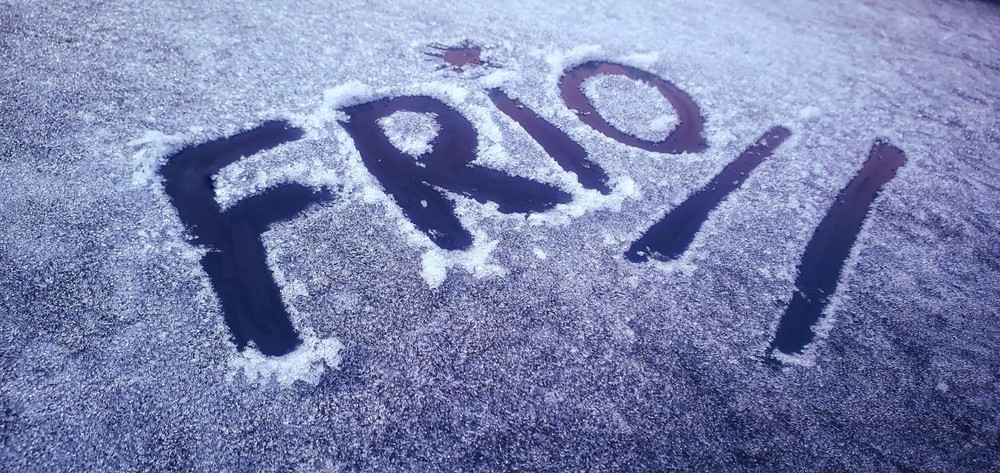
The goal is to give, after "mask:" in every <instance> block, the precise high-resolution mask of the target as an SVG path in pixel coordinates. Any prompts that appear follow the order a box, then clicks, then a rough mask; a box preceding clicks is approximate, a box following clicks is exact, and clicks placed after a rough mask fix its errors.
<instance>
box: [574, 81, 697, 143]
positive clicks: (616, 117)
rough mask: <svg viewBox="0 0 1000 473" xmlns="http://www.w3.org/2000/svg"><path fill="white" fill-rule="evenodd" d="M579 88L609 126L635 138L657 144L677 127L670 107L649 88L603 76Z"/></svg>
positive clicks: (654, 90) (658, 92)
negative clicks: (656, 142)
mask: <svg viewBox="0 0 1000 473" xmlns="http://www.w3.org/2000/svg"><path fill="white" fill-rule="evenodd" d="M582 88H583V93H584V95H586V96H587V99H589V100H590V103H592V104H594V108H596V109H597V111H598V112H600V114H601V116H603V117H604V119H605V120H607V121H608V123H610V124H611V125H612V126H614V127H615V128H618V129H619V130H621V131H623V132H625V133H628V134H630V135H632V136H634V137H636V138H640V139H643V140H649V141H660V140H662V139H664V138H666V137H667V135H669V134H670V132H672V131H673V130H674V128H676V127H677V124H678V119H677V114H676V113H675V112H674V108H673V106H672V105H670V102H668V101H667V99H666V98H665V97H663V95H661V94H660V91H659V90H657V89H656V88H655V87H653V86H651V85H649V84H646V83H644V82H640V81H636V80H632V79H629V78H628V77H624V76H619V75H608V74H602V75H598V76H594V77H591V78H590V79H587V80H586V81H584V82H583V86H582Z"/></svg>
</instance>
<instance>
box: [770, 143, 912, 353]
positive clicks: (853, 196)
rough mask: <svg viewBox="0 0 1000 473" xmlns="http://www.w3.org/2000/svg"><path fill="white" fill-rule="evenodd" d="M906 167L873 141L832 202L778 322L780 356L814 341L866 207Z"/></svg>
mask: <svg viewBox="0 0 1000 473" xmlns="http://www.w3.org/2000/svg"><path fill="white" fill-rule="evenodd" d="M905 164H906V155H905V154H904V153H903V151H901V150H900V149H899V148H896V147H894V146H892V145H890V144H889V143H887V142H884V141H876V142H875V145H874V146H872V149H871V152H870V153H869V155H868V160H867V161H865V164H864V165H863V166H862V167H861V170H860V171H859V172H858V174H857V175H856V176H854V179H852V180H851V182H850V183H849V184H847V187H845V188H844V189H843V190H841V191H840V194H839V195H838V196H837V201H836V203H834V204H833V207H831V208H830V211H829V212H828V213H827V214H826V217H824V218H823V221H822V222H820V224H819V227H817V228H816V231H815V232H814V233H813V237H812V239H811V240H810V241H809V244H808V245H807V246H806V252H805V255H803V257H802V262H801V263H799V275H798V278H797V279H796V280H795V294H794V296H792V302H791V303H790V304H789V305H788V309H786V310H785V314H784V315H783V316H782V317H781V322H779V324H778V331H777V333H776V334H775V337H774V341H773V342H772V343H771V349H772V350H777V351H780V352H782V353H787V354H793V353H802V350H803V349H805V347H806V345H808V344H809V343H810V342H812V340H813V339H814V338H815V337H816V334H815V333H814V332H813V327H814V326H815V325H816V322H818V321H819V319H820V316H821V315H822V314H823V309H825V308H826V306H827V304H828V303H829V302H830V296H831V295H833V293H834V291H835V290H836V289H837V282H838V280H839V279H840V273H841V271H842V270H843V268H844V262H845V261H846V260H847V257H848V256H849V255H850V253H851V247H852V246H854V242H855V241H856V240H857V237H858V233H859V232H860V231H861V225H862V224H863V223H864V221H865V217H866V216H867V215H868V209H869V208H870V207H871V204H872V202H873V201H874V200H875V198H876V197H878V194H879V192H880V191H881V190H882V187H883V186H884V185H885V184H886V183H888V182H889V181H890V180H892V178H893V177H895V175H896V171H897V170H898V169H899V168H901V167H903V166H904V165H905Z"/></svg>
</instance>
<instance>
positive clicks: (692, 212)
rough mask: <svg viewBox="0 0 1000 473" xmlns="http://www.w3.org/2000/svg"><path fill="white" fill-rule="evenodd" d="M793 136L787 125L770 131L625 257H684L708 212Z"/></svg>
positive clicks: (635, 259)
mask: <svg viewBox="0 0 1000 473" xmlns="http://www.w3.org/2000/svg"><path fill="white" fill-rule="evenodd" d="M789 136H791V132H790V131H788V129H787V128H785V127H781V126H776V127H774V128H771V129H770V130H768V131H767V132H766V133H764V135H763V136H761V137H760V138H759V139H758V140H757V141H756V142H755V143H754V144H753V145H751V146H750V147H749V148H747V150H746V151H744V152H743V154H741V155H740V157H738V158H736V160H735V161H733V162H731V163H729V164H728V165H727V166H726V167H725V168H723V169H722V172H720V173H719V174H718V175H716V176H715V177H714V178H712V181H711V182H709V183H708V185H706V186H705V187H702V188H701V189H700V190H698V192H695V193H694V194H693V195H691V197H689V198H688V199H687V200H685V201H684V202H682V203H681V204H680V205H678V206H677V207H675V208H674V209H673V210H671V211H670V212H669V213H668V214H667V215H665V216H664V217H663V218H662V219H660V221H659V222H656V223H655V224H653V226H652V227H650V228H649V230H646V233H645V234H643V235H642V237H640V238H639V239H638V240H636V241H635V243H632V246H631V247H629V249H628V251H627V252H626V253H625V257H626V258H628V260H629V261H631V262H633V263H642V262H644V261H648V260H649V259H650V258H653V259H657V260H660V261H670V260H674V259H677V258H678V257H680V256H681V255H682V254H684V252H685V251H687V248H688V246H690V245H691V242H692V241H694V237H695V235H696V234H697V233H698V230H700V229H701V225H702V224H703V223H705V221H706V220H708V215H709V214H710V213H711V212H712V211H713V210H715V208H716V207H718V206H719V204H720V203H722V201H723V200H724V199H725V198H726V196H728V195H729V194H730V193H732V192H733V191H734V190H736V189H738V188H739V187H740V186H741V185H743V181H745V180H746V178H747V176H749V175H750V172H751V171H753V170H754V169H755V168H757V166H758V165H760V163H762V162H764V159H765V158H767V157H768V156H770V155H771V153H773V152H774V150H775V149H777V147H778V146H780V145H781V143H784V141H785V140H786V139H787V138H788V137H789Z"/></svg>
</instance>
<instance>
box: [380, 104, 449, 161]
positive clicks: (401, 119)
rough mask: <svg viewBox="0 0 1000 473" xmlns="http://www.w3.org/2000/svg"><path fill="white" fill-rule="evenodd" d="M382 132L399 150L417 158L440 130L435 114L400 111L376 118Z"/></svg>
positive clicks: (428, 146) (426, 151)
mask: <svg viewBox="0 0 1000 473" xmlns="http://www.w3.org/2000/svg"><path fill="white" fill-rule="evenodd" d="M378 125H379V127H381V128H382V132H383V133H385V136H386V137H387V138H389V142H390V143H392V145H393V146H395V147H396V148H397V149H399V150H400V151H402V152H404V153H406V154H408V155H410V156H413V157H414V158H418V157H420V156H423V155H425V154H427V153H429V152H431V147H432V144H433V141H434V138H435V137H437V135H438V133H439V132H440V131H441V126H440V125H439V124H438V122H437V115H435V114H433V113H417V112H408V111H400V112H396V113H393V114H392V115H389V116H387V117H382V118H380V119H379V120H378Z"/></svg>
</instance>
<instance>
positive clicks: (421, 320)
mask: <svg viewBox="0 0 1000 473" xmlns="http://www.w3.org/2000/svg"><path fill="white" fill-rule="evenodd" d="M465 40H469V41H471V42H472V43H474V44H477V45H479V46H481V47H483V59H484V62H486V63H487V64H489V67H482V68H479V69H476V68H466V69H465V70H462V71H455V70H453V69H451V68H444V69H441V68H439V66H440V65H441V63H440V60H439V59H437V58H434V57H432V56H430V55H428V54H426V53H427V52H428V51H429V50H430V45H440V44H445V45H446V44H461V43H462V42H463V41H465ZM998 58H1000V7H997V6H996V5H995V4H990V3H980V2H968V1H960V0H954V1H945V0H898V1H881V2H866V1H862V0H839V1H823V2H821V1H815V2H812V1H804V0H801V1H792V0H779V1H756V0H755V1H743V0H722V1H717V2H703V1H700V0H677V1H664V2H615V3H613V4H601V3H594V4H591V3H589V2H579V1H577V2H557V1H544V2H527V1H515V2H507V3H504V4H503V6H491V5H486V6H483V5H479V4H475V3H467V4H455V3H454V2H442V3H440V4H439V5H438V4H434V3H429V2H424V1H420V2H411V1H397V2H383V3H382V4H381V5H371V4H369V3H364V2H319V1H299V2H286V3H275V2H263V1H259V2H258V1H247V0H240V1H234V2H225V3H221V2H159V1H131V0H127V1H119V2H91V3H80V2H63V1H46V2H40V1H27V0H23V1H22V0H18V1H9V0H8V1H4V2H0V64H3V66H2V69H0V71H2V73H0V467H2V468H0V469H2V470H5V471H23V470H34V471H53V470H70V469H73V470H91V471H94V470H143V469H148V470H157V471H163V470H177V469H198V470H207V471H216V470H229V471H232V470H264V471H289V470H301V471H313V470H323V469H327V470H337V469H338V468H341V469H348V470H355V469H359V470H370V471H386V470H396V469H406V470H417V471H426V470H430V469H446V470H462V471H469V470H476V469H481V470H502V469H508V468H518V469H525V470H539V469H550V470H584V469H595V470H601V469H609V468H623V469H631V470H666V469H669V468H675V469H694V470H702V471H712V470H731V469H738V468H754V467H757V468H761V469H765V470H794V469H802V468H804V469H819V468H826V469H830V470H841V469H851V470H872V469H875V470H893V469H915V470H938V471H956V470H985V469H988V468H989V467H990V465H996V464H997V463H998V460H1000V459H998V454H997V452H998V451H1000V443H998V438H1000V411H998V409H1000V394H998V393H1000V354H998V353H1000V350H998V348H1000V347H998V340H1000V324H998V320H997V319H998V316H1000V313H998V312H1000V309H998V307H1000V300H998V299H1000V293H998V291H1000V289H998V288H1000V262H998V259H1000V254H998V250H997V248H1000V231H998V226H1000V225H998V223H1000V188H998V184H997V183H998V182H1000V164H998V163H1000V161H998V159H997V155H998V153H1000V132H998V130H1000V121H998V119H997V117H998V116H1000V60H998ZM592 59H600V60H608V61H614V62H620V63H623V64H629V65H633V66H636V67H641V68H644V69H646V70H650V71H652V72H655V73H657V74H659V75H661V76H662V77H665V78H667V79H668V80H671V81H672V82H674V83H675V84H677V85H678V86H679V87H681V88H682V89H684V90H685V91H687V92H688V93H689V94H690V95H691V96H692V97H693V98H694V100H695V101H696V102H697V103H698V105H699V106H700V107H701V110H702V111H703V113H704V115H705V117H706V126H705V129H706V132H705V134H706V138H707V140H708V143H709V145H710V148H709V149H708V150H707V151H706V152H704V153H701V154H697V155H683V156H661V155H656V154H654V153H649V152H645V151H640V150H636V149H632V148H628V147H626V146H623V145H621V144H619V143H617V142H614V141H612V140H610V139H608V138H607V137H605V136H604V135H602V134H600V133H598V132H596V131H594V130H592V129H590V128H588V127H586V126H585V125H583V124H582V123H581V122H580V121H579V120H577V119H576V117H575V116H574V115H573V113H572V112H571V111H570V110H568V109H567V108H566V107H565V106H564V105H563V104H562V102H561V100H559V96H558V90H557V87H556V84H557V80H558V77H559V74H560V72H561V71H562V70H563V69H564V68H566V67H571V66H573V65H576V64H579V63H581V62H583V61H586V60H592ZM486 86H490V87H496V86H501V87H504V89H505V90H506V91H507V92H508V93H509V95H510V96H512V97H516V98H518V99H519V100H521V101H522V102H523V103H525V104H526V105H527V106H529V107H531V108H532V109H533V110H535V111H536V112H537V113H538V114H540V115H541V116H542V117H545V118H546V119H547V120H549V121H551V122H552V123H554V124H555V125H556V126H558V127H559V128H561V129H563V130H565V131H566V132H567V133H568V134H569V135H570V136H572V137H573V138H574V139H576V140H577V141H579V142H580V143H581V144H582V145H583V146H584V147H585V148H586V149H587V150H588V151H589V152H590V155H591V159H593V160H594V161H596V162H598V163H599V164H600V165H601V166H602V167H604V169H605V170H606V171H607V173H608V175H609V176H610V178H611V182H612V184H613V187H614V189H615V190H614V192H613V193H612V194H611V195H609V196H600V195H598V194H597V193H596V192H593V191H586V190H584V189H583V188H582V187H580V186H579V184H577V183H576V180H575V179H574V178H573V176H571V175H568V174H566V173H564V172H562V171H561V169H560V168H559V167H558V166H557V165H556V164H555V162H554V161H552V160H551V159H550V158H549V157H547V156H546V155H545V153H544V152H543V151H542V149H541V148H540V147H538V146H537V145H536V144H534V142H532V141H531V139H530V137H528V136H527V135H525V134H524V133H523V131H522V130H521V129H520V128H519V127H518V126H517V124H515V123H513V122H512V121H511V120H509V119H508V118H507V117H505V116H503V115H502V114H501V113H499V112H498V111H496V110H495V109H494V108H493V106H492V105H491V103H490V101H489V98H488V97H487V95H486V94H485V92H484V88H485V87H486ZM414 93H421V94H429V95H433V96H435V97H438V98H440V99H442V100H444V101H445V102H447V103H449V104H450V105H452V106H454V107H456V108H457V109H458V110H460V111H462V112H463V113H464V114H465V115H466V116H467V117H469V118H470V120H471V121H472V122H473V123H475V125H476V127H477V128H478V131H479V133H480V146H479V162H480V163H481V164H484V165H489V166H492V167H496V168H499V169H503V170H504V171H506V172H509V173H513V174H518V175H523V176H527V177H531V178H533V179H536V180H540V181H544V182H548V183H551V184H554V185H557V186H560V187H561V188H563V189H564V190H566V191H567V192H570V193H572V194H573V195H574V198H575V200H574V202H573V203H571V204H569V205H563V206H559V207H557V208H556V209H554V210H553V211H550V212H548V213H546V214H544V215H537V216H532V217H531V218H528V219H525V218H524V216H523V215H502V214H499V213H497V212H496V211H495V210H493V208H492V207H491V206H482V205H479V204H477V203H475V202H472V201H469V200H468V199H463V198H460V199H458V202H459V203H458V207H459V213H460V216H461V218H462V220H463V222H464V223H465V224H466V225H467V226H468V227H469V228H470V230H471V231H472V232H473V234H474V235H476V243H475V245H474V247H473V249H472V250H470V251H469V252H467V253H461V254H455V255H449V254H444V252H441V251H440V250H437V249H436V248H434V247H433V246H431V244H430V243H429V240H427V238H426V237H424V236H423V235H422V234H420V233H419V232H418V231H417V230H416V229H415V228H414V227H413V226H412V224H410V223H409V222H407V221H406V220H405V218H403V216H402V213H401V212H400V211H399V209H398V208H397V207H395V206H394V204H393V203H392V201H391V200H390V199H388V198H387V197H386V196H385V194H384V193H382V192H381V190H380V189H379V186H378V183H377V181H375V179H374V178H373V177H372V176H371V175H369V174H367V172H366V170H365V168H364V166H363V165H362V164H361V162H360V158H359V156H358V155H357V152H356V151H355V150H354V148H353V145H352V142H351V140H350V139H349V137H348V136H347V135H346V133H345V132H344V131H343V129H342V128H340V127H339V125H337V123H336V120H337V119H338V118H339V117H338V114H337V112H336V108H337V107H339V106H342V105H349V104H351V103H357V102H359V101H363V100H366V98H371V97H380V96H384V95H399V94H414ZM280 118H285V119H289V120H291V121H292V122H293V123H296V124H298V125H299V126H303V127H305V128H306V130H307V134H306V138H305V139H303V140H301V141H298V142H295V143H291V144H288V145H286V146H282V147H279V148H276V149H274V150H271V151H268V152H266V153H262V154H261V155H260V156H256V157H253V158H250V159H247V160H245V161H243V162H241V163H239V164H237V165H236V166H234V167H233V168H231V169H227V170H226V171H224V172H223V173H220V174H219V175H218V176H217V183H218V185H219V201H220V203H221V204H223V205H229V204H231V203H233V202H236V201H238V200H239V199H241V198H243V197H245V196H246V195H249V194H252V193H254V192H257V191H259V190H261V189H264V188H266V187H268V186H271V185H274V184H276V183H280V182H284V181H288V180H293V181H296V182H302V183H304V184H306V185H311V186H317V187H328V188H330V189H332V190H334V191H335V193H336V195H337V198H338V199H337V200H336V201H335V202H333V203H331V204H328V205H326V206H324V207H321V208H318V209H316V210H315V211H311V212H308V213H307V215H304V216H303V217H301V218H298V219H296V220H294V221H291V222H288V223H283V224H280V225H276V226H275V228H274V229H273V230H271V231H270V232H268V233H267V234H265V236H264V244H265V246H266V247H267V249H268V261H269V264H270V265H271V267H272V269H273V270H274V271H275V272H276V274H279V275H280V278H278V277H276V280H279V283H280V284H281V285H282V294H283V297H284V300H285V302H286V304H287V305H288V306H289V312H290V313H291V314H292V316H293V319H294V322H295V324H296V326H297V327H299V329H300V330H302V331H303V333H304V338H305V339H306V340H307V343H306V344H305V345H304V347H303V348H302V349H301V350H302V351H301V352H295V353H293V354H290V355H288V357H289V358H288V359H286V360H261V359H256V358H254V356H253V354H252V353H244V354H239V353H237V352H236V350H235V348H234V347H233V345H232V344H231V343H230V342H229V340H228V332H227V328H226V326H225V324H224V323H223V320H222V316H221V314H220V312H219V307H218V301H217V299H216V297H215V295H214V293H213V291H212V288H211V286H210V285H209V281H208V279H207V277H206V275H205V273H204V272H203V270H202V269H201V266H200V264H199V259H200V257H201V253H200V251H201V250H199V249H197V248H193V247H191V245H189V244H188V242H187V240H185V234H186V232H185V230H184V228H183V227H182V225H181V223H180V221H179V220H178V217H177V215H176V213H175V211H174V209H173V208H172V207H171V204H170V202H169V201H168V199H167V198H166V196H165V194H164V192H163V188H162V185H161V184H160V183H159V182H158V178H157V176H156V174H155V170H156V167H157V165H158V163H159V162H161V160H162V159H163V158H164V157H165V156H167V155H168V154H169V153H171V152H173V151H176V150H178V149H180V148H181V147H183V146H185V145H189V144H195V143H200V142H204V141H207V140H211V139H215V138H218V137H221V136H226V135H230V134H232V133H234V132H236V131H239V130H243V129H246V128H248V127H252V126H254V125H256V124H259V123H260V122H262V121H264V120H268V119H280ZM773 125H784V126H787V127H789V128H790V129H791V130H792V132H793V135H792V137H791V138H790V139H789V140H788V141H787V142H786V143H785V144H783V145H782V146H781V147H780V148H778V149H777V151H776V152H775V154H774V156H773V157H771V158H769V159H768V160H767V161H765V162H764V163H763V164H762V165H761V166H760V167H759V168H758V169H756V170H755V171H754V172H753V173H752V175H751V176H750V177H749V178H748V179H747V181H746V183H745V184H744V185H743V187H742V188H741V189H739V190H738V191H737V192H735V193H734V194H733V195H731V196H730V198H729V199H728V200H726V201H725V202H724V203H723V204H722V205H721V206H720V207H719V208H718V209H717V210H716V212H715V213H713V214H712V215H711V217H710V219H709V220H708V221H707V222H706V223H705V225H704V227H703V230H702V232H701V233H700V234H699V235H698V237H697V238H696V240H695V242H694V243H693V245H692V247H691V249H690V250H689V251H688V253H687V254H686V255H685V256H684V257H682V258H681V259H680V260H678V261H675V262H673V263H669V264H659V263H648V264H640V265H637V264H632V263H629V262H627V261H626V260H625V259H624V258H623V256H622V255H623V253H624V251H625V249H626V248H627V247H628V245H629V243H630V242H631V241H633V240H634V239H635V238H636V237H637V236H638V235H639V234H641V232H642V231H643V230H644V229H645V228H647V227H648V226H649V225H650V224H651V223H652V222H653V221H655V220H656V219H657V218H658V217H659V216H660V215H662V214H663V212H665V211H666V210H668V209H670V208H672V207H673V206H674V205H676V204H678V203H679V202H681V201H683V200H684V199H685V198H686V197H687V196H688V195H689V194H691V193H692V192H694V191H695V190H697V189H699V188H700V187H702V186H703V185H704V184H705V183H706V182H708V181H709V180H710V179H711V177H712V176H713V175H714V174H715V173H717V172H718V171H719V170H720V169H721V168H722V167H723V166H724V165H725V164H726V163H728V162H730V161H731V160H733V159H734V158H735V157H736V156H737V155H739V153H740V152H741V151H742V150H743V149H744V148H745V147H746V146H747V145H749V144H750V143H751V142H753V140H754V139H756V138H757V137H758V136H760V134H761V133H762V132H763V131H765V130H767V129H768V128H769V127H771V126H773ZM877 137H883V138H887V139H889V140H890V141H891V142H892V143H893V144H894V145H896V146H899V147H900V148H902V149H903V150H904V151H905V152H906V153H907V155H908V157H909V159H910V162H909V164H908V165H907V167H905V168H904V169H903V170H902V171H901V172H900V173H899V175H898V176H897V177H896V178H895V179H894V180H893V181H892V182H890V183H889V185H888V186H887V187H886V189H885V191H884V192H883V194H882V196H881V197H880V198H879V199H878V200H877V201H876V203H875V205H874V209H873V212H874V214H873V215H872V217H871V218H870V219H869V220H868V221H867V223H866V224H865V227H864V229H863V230H862V232H861V234H860V235H859V240H858V244H857V245H856V246H855V250H854V254H853V255H852V257H851V259H850V260H849V262H848V264H847V269H846V273H845V274H844V277H843V278H842V282H841V285H840V287H839V289H838V292H837V295H836V296H835V300H834V301H833V303H832V304H831V305H830V307H829V312H828V313H829V314H830V316H829V317H827V318H826V319H824V321H823V323H822V325H821V327H820V329H821V331H822V333H824V335H823V336H822V337H820V340H819V341H818V343H816V344H814V345H813V346H812V348H811V349H810V352H809V353H808V354H807V355H805V356H803V357H799V358H796V359H794V360H788V362H785V363H777V364H775V363H767V362H765V360H764V357H765V354H766V349H767V345H768V343H769V342H770V339H771V337H772V336H773V333H774V330H775V327H776V325H777V321H778V319H779V317H780V316H781V313H782V311H783V308H784V306H785V305H786V304H787V303H788V301H789V300H790V298H791V291H792V287H793V282H794V278H795V268H796V264H797V263H798V261H799V259H800V257H801V253H802V251H803V250H804V248H805V245H806V243H807V242H808V239H809V238H810V236H811V235H812V231H813V229H814V228H815V227H816V226H817V225H818V223H819V222H820V221H821V220H822V218H823V215H824V213H825V211H826V209H827V208H828V207H829V206H830V205H831V203H832V202H833V199H834V197H835V196H836V195H837V192H838V191H839V190H840V188H842V187H843V185H845V184H846V183H847V182H848V181H849V180H850V179H851V177H852V176H853V175H854V173H855V172H856V170H857V169H858V168H859V167H860V165H861V163H862V162H863V161H864V159H865V158H866V156H867V151H868V149H869V147H870V146H871V143H872V141H873V140H874V139H875V138H877ZM341 344H342V346H343V347H342V348H341ZM334 367H335V368H334ZM265 379H271V380H277V381H271V382H266V381H264V380H265ZM293 379H300V380H302V381H301V382H293ZM279 381H281V382H279Z"/></svg>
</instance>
